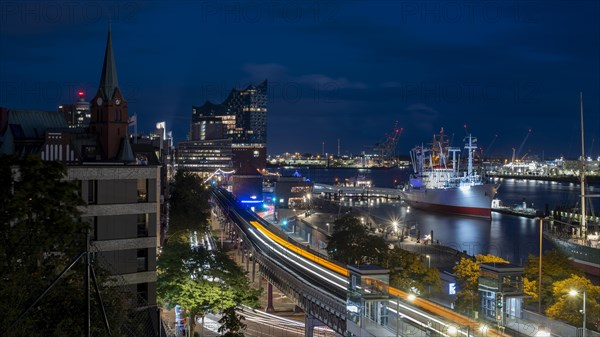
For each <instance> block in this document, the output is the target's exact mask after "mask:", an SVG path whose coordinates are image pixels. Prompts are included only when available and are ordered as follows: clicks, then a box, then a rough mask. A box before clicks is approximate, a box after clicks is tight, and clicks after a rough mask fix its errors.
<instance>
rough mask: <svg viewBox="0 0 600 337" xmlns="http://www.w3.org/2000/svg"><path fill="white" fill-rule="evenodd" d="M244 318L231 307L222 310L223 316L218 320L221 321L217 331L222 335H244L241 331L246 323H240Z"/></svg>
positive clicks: (229, 336)
mask: <svg viewBox="0 0 600 337" xmlns="http://www.w3.org/2000/svg"><path fill="white" fill-rule="evenodd" d="M244 319H245V318H244V316H242V315H239V314H238V313H237V311H236V310H235V308H233V307H230V308H227V309H225V310H223V317H221V319H220V320H219V323H221V326H220V327H219V330H218V331H219V333H220V334H222V335H223V336H224V337H244V334H243V333H242V332H241V331H242V330H244V329H246V324H244V323H242V321H243V320H244Z"/></svg>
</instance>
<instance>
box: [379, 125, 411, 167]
mask: <svg viewBox="0 0 600 337" xmlns="http://www.w3.org/2000/svg"><path fill="white" fill-rule="evenodd" d="M403 131H404V129H403V128H399V127H398V121H396V122H395V123H394V127H393V128H392V131H391V132H390V133H389V134H386V135H385V139H384V141H383V142H381V143H378V144H375V147H374V150H375V151H376V153H377V154H379V155H380V156H381V157H380V158H381V161H382V162H385V161H391V159H393V157H394V156H395V155H396V153H395V152H396V145H397V144H398V138H400V135H402V132H403Z"/></svg>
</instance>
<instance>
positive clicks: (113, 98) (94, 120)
mask: <svg viewBox="0 0 600 337" xmlns="http://www.w3.org/2000/svg"><path fill="white" fill-rule="evenodd" d="M110 35H111V34H110V25H109V27H108V39H107V41H106V52H105V53H104V65H103V66H102V74H101V75H100V86H99V88H98V92H97V93H96V96H95V97H94V98H93V99H92V101H91V119H90V131H91V132H92V133H95V134H96V135H97V136H98V140H99V142H100V145H101V147H102V148H101V153H102V160H120V159H123V158H119V157H122V156H123V154H122V153H121V152H123V151H122V149H123V148H125V147H127V145H129V144H128V143H129V141H128V139H127V127H128V118H129V115H128V109H127V101H126V100H125V99H124V98H123V95H122V94H121V90H120V89H119V81H118V80H117V66H116V64H115V58H114V55H113V49H112V39H111V36H110Z"/></svg>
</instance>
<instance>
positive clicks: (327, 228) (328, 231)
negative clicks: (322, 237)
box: [326, 222, 329, 234]
mask: <svg viewBox="0 0 600 337" xmlns="http://www.w3.org/2000/svg"><path fill="white" fill-rule="evenodd" d="M326 225H327V234H329V222H328V223H326Z"/></svg>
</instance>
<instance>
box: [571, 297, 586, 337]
mask: <svg viewBox="0 0 600 337" xmlns="http://www.w3.org/2000/svg"><path fill="white" fill-rule="evenodd" d="M577 294H578V292H577V290H574V289H573V290H569V295H571V296H577ZM585 320H586V312H585V288H583V337H585V336H586V333H585V330H586V329H585Z"/></svg>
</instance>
